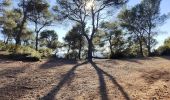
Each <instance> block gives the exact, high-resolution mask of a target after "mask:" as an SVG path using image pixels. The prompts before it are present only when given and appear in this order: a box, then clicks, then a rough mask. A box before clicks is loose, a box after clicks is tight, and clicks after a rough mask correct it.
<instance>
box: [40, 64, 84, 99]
mask: <svg viewBox="0 0 170 100" xmlns="http://www.w3.org/2000/svg"><path fill="white" fill-rule="evenodd" d="M86 63H87V62H83V63H81V64H77V65H75V66H74V67H72V68H71V69H70V70H69V71H68V72H67V73H66V74H65V75H64V77H63V78H62V79H61V80H60V82H59V83H58V85H57V86H55V87H54V88H53V89H52V90H51V91H50V92H49V93H48V94H46V95H45V96H44V97H42V98H41V99H40V100H54V99H55V95H57V93H58V91H59V90H60V89H61V88H62V87H63V85H64V84H65V83H66V82H68V81H69V80H70V79H71V78H72V77H71V76H72V74H74V71H75V70H76V68H77V67H79V66H81V65H83V64H86Z"/></svg>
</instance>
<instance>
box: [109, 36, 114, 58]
mask: <svg viewBox="0 0 170 100" xmlns="http://www.w3.org/2000/svg"><path fill="white" fill-rule="evenodd" d="M111 39H112V38H111V36H110V37H109V44H110V46H109V48H110V57H109V58H112V57H113V50H112V41H111Z"/></svg>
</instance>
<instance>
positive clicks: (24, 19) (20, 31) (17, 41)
mask: <svg viewBox="0 0 170 100" xmlns="http://www.w3.org/2000/svg"><path fill="white" fill-rule="evenodd" d="M26 20H27V18H26V13H25V14H24V18H23V20H22V23H21V26H20V27H19V32H18V33H17V36H16V45H21V34H22V30H23V28H24V24H25V22H26Z"/></svg>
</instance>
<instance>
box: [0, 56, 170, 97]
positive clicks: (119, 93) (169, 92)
mask: <svg viewBox="0 0 170 100" xmlns="http://www.w3.org/2000/svg"><path fill="white" fill-rule="evenodd" d="M0 83H1V84H0V100H38V99H40V100H55V99H57V100H68V99H69V100H101V99H102V100H169V99H170V88H169V87H170V59H169V58H168V57H163V58H159V57H154V58H145V59H130V60H129V59H128V60H126V59H125V60H95V61H94V62H92V63H86V62H75V61H66V60H54V59H52V60H48V61H47V60H44V61H41V62H22V61H11V60H3V59H0Z"/></svg>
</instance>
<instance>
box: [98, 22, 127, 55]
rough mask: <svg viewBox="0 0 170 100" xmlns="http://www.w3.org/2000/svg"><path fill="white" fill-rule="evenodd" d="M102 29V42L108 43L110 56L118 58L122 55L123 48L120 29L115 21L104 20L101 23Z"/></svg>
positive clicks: (123, 41)
mask: <svg viewBox="0 0 170 100" xmlns="http://www.w3.org/2000/svg"><path fill="white" fill-rule="evenodd" d="M101 28H102V30H103V31H104V32H105V36H104V37H103V40H102V41H103V42H105V43H107V42H108V43H109V49H110V57H109V58H118V57H121V56H123V51H124V50H125V48H126V47H125V39H124V34H123V32H122V30H121V29H120V27H119V24H118V23H117V22H112V23H109V22H104V23H102V24H101Z"/></svg>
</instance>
